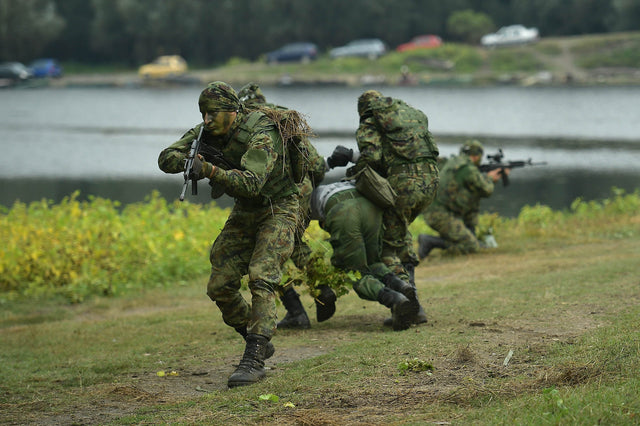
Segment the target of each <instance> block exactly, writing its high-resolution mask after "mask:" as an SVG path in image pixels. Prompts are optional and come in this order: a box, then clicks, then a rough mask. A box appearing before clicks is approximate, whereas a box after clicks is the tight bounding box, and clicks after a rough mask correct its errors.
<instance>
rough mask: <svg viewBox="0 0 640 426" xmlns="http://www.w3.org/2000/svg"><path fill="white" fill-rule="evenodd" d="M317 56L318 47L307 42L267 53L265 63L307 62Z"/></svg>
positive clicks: (292, 44) (288, 45) (287, 45)
mask: <svg viewBox="0 0 640 426" xmlns="http://www.w3.org/2000/svg"><path fill="white" fill-rule="evenodd" d="M317 56H318V46H316V45H315V44H313V43H309V42H299V43H290V44H286V45H284V46H282V47H281V48H279V49H277V50H274V51H272V52H269V53H267V62H268V63H270V64H276V63H278V62H305V63H306V62H309V61H311V60H314V59H316V57H317Z"/></svg>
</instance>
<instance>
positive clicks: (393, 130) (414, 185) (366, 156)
mask: <svg viewBox="0 0 640 426" xmlns="http://www.w3.org/2000/svg"><path fill="white" fill-rule="evenodd" d="M358 114H359V116H360V125H359V127H358V130H357V132H356V140H357V143H358V150H359V151H360V152H359V157H358V159H357V161H356V164H355V166H353V167H351V168H350V169H348V170H347V175H350V176H352V175H354V174H356V173H357V172H358V171H359V170H361V169H363V168H364V167H365V166H367V165H369V166H370V167H372V168H373V169H374V170H375V171H377V172H378V173H379V174H380V175H381V176H384V177H386V178H387V180H388V181H389V183H390V184H391V187H392V188H393V189H394V190H395V192H396V193H397V195H398V198H397V200H396V204H395V206H394V207H392V208H389V209H386V210H385V211H384V213H383V225H384V237H383V249H382V260H383V262H384V263H385V264H386V265H387V266H388V267H389V269H390V270H391V271H392V272H393V273H394V274H395V275H397V276H398V277H399V278H401V279H402V280H404V281H407V282H409V283H411V284H412V285H413V286H414V287H415V278H414V269H415V266H416V265H417V264H418V263H419V260H418V256H417V255H416V253H415V252H414V250H413V239H412V236H411V233H410V232H409V225H410V224H411V223H412V222H413V221H414V220H415V218H416V217H417V216H418V214H420V213H422V211H423V210H424V209H425V208H426V207H427V206H428V205H429V204H431V201H432V200H433V198H434V196H435V193H436V189H437V187H438V168H437V166H436V161H437V158H438V147H437V146H436V144H435V142H434V140H433V137H432V136H431V133H430V132H429V128H428V119H427V116H426V115H425V114H424V113H423V112H422V111H420V110H418V109H416V108H413V107H412V106H410V105H408V104H407V103H405V102H404V101H402V100H400V99H394V98H390V97H384V96H382V94H381V93H380V92H378V91H375V90H368V91H366V92H364V93H363V94H362V95H360V97H359V98H358ZM426 320H427V318H426V316H425V315H424V310H423V309H422V308H420V309H419V313H418V315H416V318H415V319H414V322H415V323H421V322H425V321H426Z"/></svg>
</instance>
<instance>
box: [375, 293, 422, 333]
mask: <svg viewBox="0 0 640 426" xmlns="http://www.w3.org/2000/svg"><path fill="white" fill-rule="evenodd" d="M378 302H380V304H382V305H384V306H386V307H387V308H390V309H391V319H392V325H393V329H394V330H395V331H400V330H406V329H407V328H409V327H411V318H412V317H413V316H414V315H415V314H416V308H415V304H413V303H411V301H410V300H409V299H407V298H406V297H405V296H404V295H403V294H402V293H399V292H397V291H394V290H391V289H390V288H388V287H384V288H383V289H382V290H380V292H379V293H378Z"/></svg>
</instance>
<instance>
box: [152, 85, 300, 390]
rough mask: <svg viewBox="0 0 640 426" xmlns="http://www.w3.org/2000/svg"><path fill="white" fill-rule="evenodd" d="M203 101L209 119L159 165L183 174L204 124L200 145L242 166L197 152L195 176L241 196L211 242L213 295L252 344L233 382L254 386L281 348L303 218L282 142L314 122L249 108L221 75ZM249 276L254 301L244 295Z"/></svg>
mask: <svg viewBox="0 0 640 426" xmlns="http://www.w3.org/2000/svg"><path fill="white" fill-rule="evenodd" d="M198 105H199V107H200V112H201V113H202V118H203V121H204V122H203V123H202V124H199V125H197V126H196V127H195V128H193V129H191V130H190V131H188V132H187V133H186V134H185V135H184V136H183V137H182V138H181V139H180V140H179V141H177V142H175V143H174V144H173V145H171V146H169V147H168V148H166V149H165V150H163V151H162V152H161V153H160V156H159V158H158V165H159V167H160V169H161V170H162V171H164V172H166V173H180V172H182V171H183V168H184V160H185V157H186V155H187V153H188V152H189V149H190V145H191V142H192V141H193V139H194V138H195V137H197V135H198V133H199V130H200V127H201V126H203V125H204V132H203V138H202V142H201V143H202V144H203V145H210V146H214V147H215V148H218V149H219V150H221V151H222V153H223V154H224V157H225V159H226V160H227V161H228V162H229V163H230V164H233V165H235V166H234V167H233V168H230V169H224V168H223V167H221V166H219V165H215V164H212V163H210V162H208V161H205V160H204V158H203V157H201V156H197V157H196V160H195V161H194V165H193V168H192V174H191V178H194V179H203V178H207V179H209V180H210V185H211V186H212V188H214V189H215V188H222V189H223V190H224V192H225V193H227V194H228V195H229V196H231V197H233V198H234V199H235V202H234V206H233V209H232V211H231V214H230V215H229V218H228V219H227V222H226V223H225V225H224V228H223V229H222V231H221V232H220V234H219V235H218V237H217V238H216V240H215V241H214V243H213V246H212V247H211V252H210V256H209V260H210V262H211V276H210V278H209V283H208V284H207V294H208V296H209V297H210V298H211V300H212V301H214V302H215V303H216V305H217V306H218V308H219V309H220V311H221V312H222V318H223V320H224V322H225V323H226V324H227V325H229V326H231V327H233V328H234V329H235V330H236V331H237V332H238V333H239V334H240V335H241V336H242V337H244V339H245V342H246V347H245V351H244V354H243V356H242V359H241V361H240V364H239V365H238V368H237V369H236V370H235V372H234V373H233V374H232V375H231V376H230V377H229V380H228V385H229V387H235V386H242V385H250V384H252V383H255V382H257V381H258V380H260V379H262V378H263V377H264V376H265V370H264V360H265V359H266V358H269V357H270V356H271V355H273V352H274V348H273V345H272V343H271V342H270V340H271V337H272V335H273V333H274V331H275V329H276V304H275V288H276V287H277V286H278V285H279V284H280V280H281V278H282V265H283V264H284V262H286V261H287V259H289V257H290V256H291V252H292V251H293V246H294V238H295V232H296V226H297V222H298V213H299V210H298V209H299V204H298V198H299V190H298V186H297V185H296V182H295V180H294V179H293V177H292V171H291V170H292V166H291V164H290V162H289V157H290V156H288V155H284V154H285V146H284V145H285V144H284V142H283V141H284V140H288V138H289V137H290V136H295V134H288V133H287V132H290V133H296V132H298V136H300V135H301V136H306V133H308V127H307V125H306V122H304V120H303V119H300V121H299V122H298V125H297V126H295V128H294V129H288V130H283V129H281V128H280V126H279V124H278V117H277V115H274V114H271V115H269V114H268V113H266V112H262V111H253V112H249V111H246V110H245V109H244V107H243V106H242V104H241V103H240V100H239V99H238V96H237V95H236V92H235V91H234V90H233V88H232V87H231V86H229V85H228V84H226V83H224V82H220V81H216V82H213V83H210V84H209V85H208V86H207V87H206V88H205V89H204V90H203V91H202V93H201V94H200V97H199V99H198ZM283 132H284V133H285V134H283ZM245 274H248V276H249V290H250V291H251V303H248V302H247V301H246V300H245V299H244V298H243V296H242V294H241V293H240V280H241V278H242V276H243V275H245Z"/></svg>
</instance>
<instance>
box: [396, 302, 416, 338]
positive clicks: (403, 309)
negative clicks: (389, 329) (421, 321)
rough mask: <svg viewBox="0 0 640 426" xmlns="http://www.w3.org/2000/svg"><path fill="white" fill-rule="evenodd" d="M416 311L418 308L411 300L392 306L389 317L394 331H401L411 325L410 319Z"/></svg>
mask: <svg viewBox="0 0 640 426" xmlns="http://www.w3.org/2000/svg"><path fill="white" fill-rule="evenodd" d="M417 313H418V308H417V307H416V305H415V304H414V303H412V302H411V301H407V302H403V303H399V304H398V305H396V306H394V307H393V312H392V317H391V318H392V325H393V329H394V331H402V330H406V329H407V328H409V327H411V324H412V320H413V318H414V317H415V316H416V314H417Z"/></svg>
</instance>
